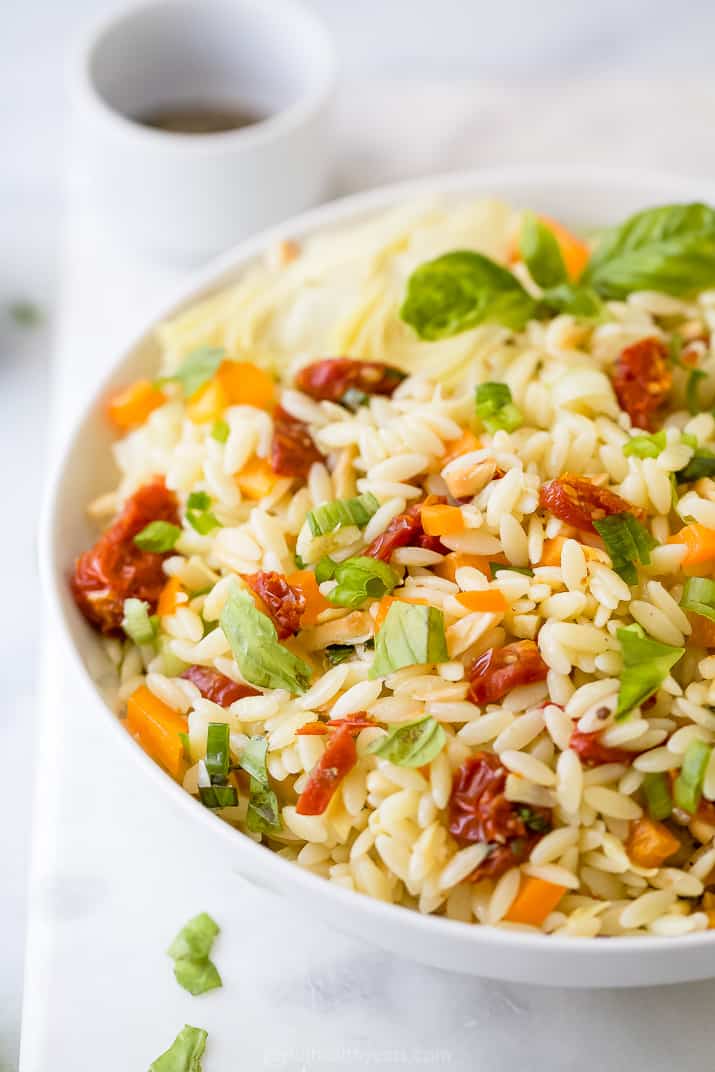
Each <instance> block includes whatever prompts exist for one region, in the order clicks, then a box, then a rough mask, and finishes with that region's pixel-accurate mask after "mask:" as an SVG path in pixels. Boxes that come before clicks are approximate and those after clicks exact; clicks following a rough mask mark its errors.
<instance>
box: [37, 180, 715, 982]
mask: <svg viewBox="0 0 715 1072" xmlns="http://www.w3.org/2000/svg"><path fill="white" fill-rule="evenodd" d="M431 194H443V195H445V196H447V197H460V196H461V197H463V196H477V197H478V196H484V195H497V196H501V197H503V198H505V199H507V200H512V201H514V202H516V203H518V204H520V205H522V206H524V207H527V206H528V207H530V208H534V209H536V210H537V211H541V212H546V213H549V214H551V215H554V216H557V217H558V218H559V219H562V220H564V221H565V222H567V223H569V222H570V223H572V224H577V225H578V224H581V225H584V224H585V225H587V226H591V225H596V226H600V225H604V224H606V223H610V222H617V221H619V220H621V219H622V218H623V217H625V216H627V215H628V214H629V213H631V212H634V211H636V210H638V209H641V208H645V207H647V206H650V205H654V204H657V203H663V202H668V201H684V200H709V201H710V202H713V203H715V189H714V188H713V187H712V186H708V184H707V183H706V182H700V181H697V180H690V179H678V178H673V177H668V176H660V175H657V174H656V175H654V174H651V173H639V172H613V171H607V170H604V171H596V170H593V169H588V170H585V169H574V168H567V167H563V168H552V169H542V168H528V167H527V168H520V169H517V168H509V169H506V170H503V171H493V172H482V173H472V174H459V175H452V176H448V177H443V178H435V179H431V180H429V181H422V182H419V183H411V184H404V185H399V186H393V187H388V188H386V189H384V190H378V191H375V192H372V193H368V194H364V195H359V196H357V197H351V198H347V199H345V200H343V201H339V202H336V203H333V204H330V205H326V206H325V207H323V208H319V209H317V210H314V211H313V212H310V213H308V214H305V215H303V216H301V217H299V218H297V219H293V220H291V221H290V222H288V223H286V224H285V225H283V226H282V227H281V228H279V229H274V230H273V231H270V232H266V233H264V234H262V235H259V236H258V237H256V238H253V239H251V240H250V241H249V242H246V243H243V244H242V245H240V246H239V247H237V248H236V249H234V250H233V251H232V252H230V253H228V254H226V255H225V256H223V257H221V258H220V259H219V260H217V261H215V262H214V263H213V264H211V265H210V266H209V267H208V268H206V269H205V270H203V271H202V272H200V273H199V274H197V275H195V276H194V277H193V278H191V279H190V280H189V281H188V282H186V283H185V284H184V285H183V286H182V288H181V290H180V292H179V293H178V295H177V297H176V300H175V301H173V302H172V303H171V304H170V305H169V306H168V307H164V308H162V309H160V310H158V311H157V316H156V317H155V321H158V320H159V319H163V318H165V317H167V316H168V315H170V314H173V313H175V312H176V311H178V310H179V309H181V308H183V307H185V306H186V305H188V304H190V303H192V302H194V301H195V300H196V299H197V298H200V297H202V296H204V295H206V294H207V293H209V292H211V291H213V290H215V289H216V288H217V287H221V286H224V285H225V284H226V283H227V282H229V281H231V280H232V279H234V278H236V277H237V276H238V275H239V274H240V273H241V272H242V271H243V269H244V268H245V266H246V265H247V264H249V263H250V262H251V261H252V260H253V259H254V258H255V257H256V256H257V255H258V254H260V253H261V252H262V251H263V250H264V249H265V248H266V245H267V243H269V242H273V241H274V240H276V239H277V238H279V237H282V236H284V235H290V236H291V237H295V238H303V237H307V236H309V235H311V234H314V233H315V232H317V231H319V230H323V229H325V228H332V227H334V226H336V225H339V226H345V225H347V224H350V223H351V222H352V221H354V220H357V219H359V218H361V217H365V216H366V215H369V214H372V213H374V212H375V211H378V210H380V209H383V208H387V207H390V206H392V205H395V204H398V203H401V202H404V201H405V200H407V199H409V198H415V197H420V196H424V195H431ZM157 353H158V352H157V349H156V346H155V343H154V342H153V340H152V338H151V337H150V334H149V332H146V333H144V334H143V335H142V336H140V337H139V338H137V339H135V340H134V341H133V342H132V343H131V344H130V345H128V346H125V347H124V348H122V349H121V350H119V351H118V354H117V357H116V360H115V361H114V362H113V363H112V366H111V369H112V371H111V373H110V374H109V376H107V377H106V378H105V379H104V380H103V381H102V382H101V383H100V384H99V386H98V388H97V390H96V393H95V395H94V399H93V400H92V402H91V403H90V404H89V405H88V407H87V408H86V409H85V411H84V413H83V414H82V416H81V417H80V419H79V420H78V421H77V423H76V426H75V428H74V431H73V434H72V436H71V438H70V440H69V443H68V445H67V446H66V449H65V450H64V453H63V456H62V457H61V459H60V461H59V463H58V465H57V467H56V469H55V472H54V474H53V477H52V479H51V481H50V486H49V493H48V497H47V501H46V504H45V511H44V520H43V530H42V542H41V560H42V572H43V576H44V582H45V587H46V591H47V595H48V599H49V602H50V604H51V608H52V612H53V614H54V615H56V616H57V618H58V620H59V622H60V624H61V626H62V628H63V632H64V634H65V637H66V639H67V641H68V647H69V649H70V652H71V656H72V660H73V662H74V663H75V664H76V665H77V666H78V667H79V668H80V669H81V672H82V675H83V677H84V679H85V682H86V683H87V684H89V683H91V685H92V687H91V694H90V692H89V690H88V696H90V695H91V697H92V699H90V701H89V702H88V704H87V717H88V718H93V719H97V718H100V719H102V720H103V722H104V723H105V725H106V727H107V731H108V733H109V734H111V738H112V742H111V744H110V747H117V748H125V749H129V750H130V751H131V752H132V753H133V755H134V757H135V759H136V762H137V764H138V765H139V766H141V767H142V769H143V770H144V772H145V773H146V776H147V777H149V778H152V779H153V780H154V783H155V785H156V787H157V792H163V793H165V794H167V795H168V796H169V797H170V798H171V799H172V800H173V801H174V802H175V804H176V806H177V807H178V808H182V809H184V812H185V817H186V818H185V823H186V834H187V836H191V837H194V838H196V839H200V841H201V842H202V843H203V844H204V845H206V844H207V843H208V844H210V847H211V848H212V849H213V850H214V852H215V855H216V856H217V857H218V856H219V855H221V856H222V858H223V859H225V860H226V877H227V880H228V881H230V873H231V870H233V869H235V870H238V871H240V872H241V873H242V874H243V875H245V876H246V877H247V878H249V879H251V880H253V881H255V882H257V883H258V884H260V885H264V886H266V887H268V888H270V889H273V890H276V891H278V892H280V893H282V894H284V895H287V896H290V897H291V898H292V900H293V901H294V902H296V903H297V904H298V905H301V906H303V907H304V908H305V909H306V910H308V911H310V913H311V914H313V915H315V914H316V913H317V914H318V915H319V916H320V918H321V920H324V921H326V922H328V923H330V924H332V925H334V926H335V927H336V929H338V930H340V931H343V932H345V933H349V934H353V935H358V936H360V937H363V938H368V939H369V940H371V941H373V942H375V943H376V944H378V945H380V946H383V947H384V948H386V949H390V950H393V951H394V952H396V953H399V954H400V955H402V956H405V957H411V958H413V959H415V960H419V961H422V962H423V963H426V964H431V965H436V966H438V967H441V968H446V969H450V970H452V971H461V972H467V973H469V974H472V975H479V976H489V977H492V978H498V979H508V980H512V981H517V982H532V983H543V984H551V985H555V984H558V985H560V986H620V987H624V986H641V985H653V984H659V983H675V982H683V981H686V980H693V979H704V978H710V977H712V976H715V932H714V933H709V932H704V933H699V934H693V935H688V936H685V937H681V938H651V937H644V938H609V939H603V940H600V939H590V938H565V937H559V936H546V935H540V934H527V933H520V932H515V931H506V930H499V929H491V928H489V927H483V926H474V925H470V924H465V923H458V922H454V921H452V920H447V919H441V918H438V917H435V916H423V915H420V914H419V913H417V912H414V911H410V910H408V909H405V908H400V907H396V906H393V905H386V904H383V903H381V902H379V901H375V900H372V899H371V898H369V897H366V896H363V895H361V894H357V893H352V892H350V891H348V890H344V889H342V888H340V887H339V886H337V885H333V884H332V883H330V882H327V881H326V880H324V879H322V878H319V877H317V876H315V875H312V874H310V873H309V872H308V871H306V870H304V869H302V868H300V867H298V866H296V865H295V864H293V863H290V862H288V861H286V860H283V859H282V858H281V857H280V856H278V855H276V854H275V853H273V852H271V851H270V850H268V849H266V848H263V847H262V846H260V845H257V844H255V843H254V842H252V841H250V840H249V839H248V838H246V837H244V836H242V835H241V834H240V833H239V832H238V831H236V830H234V829H233V828H232V827H230V826H229V825H227V824H226V823H224V822H223V821H222V820H220V819H218V818H217V817H216V816H215V815H213V814H212V813H211V812H210V811H208V809H206V808H204V807H203V806H202V805H201V804H200V803H198V802H197V801H196V800H194V799H193V797H191V796H190V795H189V794H188V793H186V792H184V790H183V789H182V788H181V787H180V786H179V785H177V784H176V783H175V782H174V781H172V779H171V778H170V777H169V776H168V775H166V774H164V773H163V772H162V771H161V770H160V768H159V767H158V766H156V765H155V764H154V763H153V761H152V760H151V759H149V757H148V756H146V755H145V754H144V753H143V752H142V750H141V748H140V747H139V746H138V745H137V744H136V743H135V742H134V740H133V739H132V738H131V737H130V736H129V734H128V733H127V732H126V731H125V730H124V729H123V727H122V726H121V724H120V722H119V720H118V719H117V717H116V716H115V715H114V714H113V713H112V711H111V709H110V708H109V707H108V706H107V705H106V704H105V703H104V702H103V700H102V699H101V696H100V693H99V691H98V689H97V687H96V685H95V684H94V682H93V679H92V672H93V669H94V670H95V671H96V667H97V666H98V665H99V656H100V645H99V643H98V638H97V634H96V633H95V632H94V631H93V630H92V629H91V628H90V627H89V626H88V625H87V623H86V622H85V620H84V619H83V618H82V616H81V615H80V613H79V611H78V610H77V608H76V607H75V605H74V603H73V601H72V598H71V596H70V593H69V589H68V586H67V577H68V573H69V570H70V568H71V565H72V563H73V561H74V558H75V557H76V555H77V554H78V553H79V552H80V551H81V550H83V549H84V548H85V547H87V546H88V545H89V544H90V543H91V542H92V541H93V540H94V538H95V536H96V533H95V532H94V531H93V529H92V527H91V526H90V525H89V523H88V521H87V520H86V516H85V507H86V505H87V503H88V501H89V500H90V499H91V498H93V497H94V496H95V495H97V494H99V493H100V492H102V491H103V490H106V489H107V487H111V486H112V482H113V472H112V470H113V463H112V460H111V455H110V451H109V445H110V442H111V439H112V436H111V433H110V430H109V428H108V427H107V424H106V422H105V419H104V417H103V414H102V407H101V404H100V403H101V400H102V398H103V397H104V396H105V395H106V393H107V391H108V390H109V389H110V388H112V387H113V386H115V385H119V384H122V383H125V382H126V381H127V380H129V379H132V378H133V377H135V376H137V375H139V374H140V373H146V371H147V370H149V369H152V367H153V366H154V365H155V363H156V359H157Z"/></svg>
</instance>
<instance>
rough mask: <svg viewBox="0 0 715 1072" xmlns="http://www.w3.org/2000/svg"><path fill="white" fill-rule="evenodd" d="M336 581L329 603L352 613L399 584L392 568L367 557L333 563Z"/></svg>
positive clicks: (398, 577)
mask: <svg viewBox="0 0 715 1072" xmlns="http://www.w3.org/2000/svg"><path fill="white" fill-rule="evenodd" d="M318 565H320V563H318ZM316 574H317V569H316ZM335 579H336V580H337V582H338V583H337V585H336V587H335V588H333V590H332V592H330V593H329V595H328V599H329V600H330V602H331V603H336V604H337V605H338V606H339V607H351V608H352V609H353V610H355V609H356V608H357V607H361V606H362V605H363V603H364V602H365V601H366V600H367V599H380V597H381V596H384V595H385V594H386V593H387V592H391V591H392V589H393V588H395V586H396V585H398V584H399V583H400V575H399V574H398V573H396V571H395V570H394V569H393V568H392V567H391V566H388V565H387V563H386V562H381V561H380V560H379V559H377V558H369V557H367V556H358V557H357V558H348V559H346V560H345V561H344V562H338V563H336V565H335Z"/></svg>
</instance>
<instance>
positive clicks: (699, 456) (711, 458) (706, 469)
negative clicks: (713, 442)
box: [674, 447, 715, 484]
mask: <svg viewBox="0 0 715 1072" xmlns="http://www.w3.org/2000/svg"><path fill="white" fill-rule="evenodd" d="M674 475H675V479H676V481H677V482H678V484H687V483H689V482H690V481H692V480H700V478H701V477H704V476H715V454H713V452H712V451H711V450H708V448H707V447H696V448H695V452H694V454H693V456H692V458H691V459H690V461H689V462H688V464H687V465H685V466H683V468H682V469H679V470H678V472H677V473H675V474H674Z"/></svg>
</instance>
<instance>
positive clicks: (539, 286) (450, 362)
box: [71, 201, 715, 936]
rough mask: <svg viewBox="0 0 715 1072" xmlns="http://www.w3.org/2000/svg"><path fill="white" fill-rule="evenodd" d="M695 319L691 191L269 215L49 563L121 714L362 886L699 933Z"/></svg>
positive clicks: (166, 365) (457, 903) (196, 788)
mask: <svg viewBox="0 0 715 1072" xmlns="http://www.w3.org/2000/svg"><path fill="white" fill-rule="evenodd" d="M708 288H710V289H708ZM713 331H715V210H714V209H711V208H708V207H707V206H705V205H701V204H688V205H669V206H661V207H658V208H653V209H649V210H647V211H644V212H642V213H640V214H638V215H636V216H633V217H631V218H630V219H628V220H626V221H625V222H624V223H622V224H620V225H619V226H615V227H613V228H612V229H610V230H607V231H604V232H600V233H596V234H593V235H591V236H589V237H588V239H586V238H584V237H581V236H579V235H577V234H575V233H572V232H571V231H569V230H567V229H566V228H565V227H564V226H563V225H562V224H561V223H560V222H557V221H556V220H553V219H551V218H546V217H542V216H537V215H535V214H533V213H531V212H525V211H521V210H516V209H514V208H511V207H509V206H506V205H504V204H501V203H498V202H495V201H478V202H469V203H461V204H454V203H453V204H449V205H446V206H445V205H442V204H428V205H425V204H421V205H413V206H408V207H406V208H400V209H398V210H393V211H392V212H389V213H387V214H384V215H381V216H380V217H379V218H373V219H371V220H369V221H367V222H362V223H360V224H359V225H357V226H353V227H352V228H350V229H349V230H346V231H343V232H341V233H332V234H325V235H318V236H315V237H313V238H312V239H310V240H308V241H306V242H305V243H302V244H301V243H297V242H294V241H285V242H284V243H282V244H281V245H280V247H278V248H276V249H272V250H270V251H269V253H268V254H267V255H266V257H265V259H264V260H262V261H261V262H260V263H257V264H255V265H254V266H253V267H251V268H250V269H248V270H247V271H246V272H245V273H244V274H243V275H242V277H241V278H240V280H239V281H238V282H237V283H235V284H233V285H232V286H230V287H228V288H226V289H224V290H222V291H221V292H219V293H216V294H214V295H212V296H210V297H208V298H206V299H204V300H201V301H199V302H198V303H196V304H194V305H193V306H192V307H190V308H188V309H187V310H185V311H183V312H181V313H179V314H178V315H176V316H175V317H174V318H173V319H172V320H170V321H169V322H167V323H164V324H162V325H160V326H159V328H158V329H157V331H156V341H157V344H158V348H159V350H160V353H161V364H160V369H159V371H158V372H157V374H156V375H155V377H154V379H148V378H147V379H143V380H139V381H137V382H133V383H129V384H127V385H126V387H125V388H123V389H122V390H121V391H119V392H118V393H117V394H115V395H113V396H112V397H111V398H110V399H109V400H108V403H107V415H108V419H109V420H110V421H111V422H112V423H113V425H114V426H115V427H116V429H117V432H118V433H119V438H118V439H117V442H116V443H115V445H114V455H115V459H116V462H117V465H118V468H119V472H120V478H119V483H118V486H117V487H116V488H115V489H114V490H110V491H108V492H107V494H105V495H103V496H102V497H101V498H100V499H98V500H96V501H95V502H93V503H92V504H91V505H90V508H89V509H90V514H91V516H92V517H93V518H95V519H96V520H97V522H98V523H99V524H100V525H101V527H102V533H101V535H99V538H98V541H97V543H96V544H95V545H94V547H92V548H91V549H89V550H87V551H86V552H85V553H84V554H82V555H81V556H80V557H79V559H78V560H77V562H76V565H75V568H74V572H73V576H72V580H71V585H72V591H73V593H74V596H75V599H76V601H77V604H78V606H79V608H80V609H81V611H82V612H83V614H84V615H85V617H86V618H87V619H88V620H89V622H90V623H91V624H92V625H93V626H94V627H95V628H96V629H97V630H99V631H100V632H101V633H102V634H103V643H104V644H105V646H106V650H107V653H108V656H109V658H110V660H111V662H112V664H113V666H114V668H115V670H116V675H117V680H118V691H117V695H118V705H119V715H120V717H121V718H122V720H123V722H124V724H125V726H126V729H127V730H128V732H129V733H131V734H132V735H133V736H134V737H135V738H136V740H137V741H138V742H139V744H140V745H141V746H142V748H143V749H144V750H145V751H146V752H147V753H148V754H149V755H150V756H151V757H152V758H153V759H154V760H155V761H156V762H157V763H159V764H161V766H162V767H163V768H164V769H165V770H166V771H167V772H168V774H169V775H170V776H171V777H173V778H174V779H176V780H177V781H179V782H180V783H181V784H183V786H184V788H185V789H186V790H187V791H188V792H189V793H191V794H193V795H194V796H195V797H196V798H197V799H198V800H199V801H200V802H201V804H202V805H203V806H204V807H206V808H208V809H211V810H212V811H213V812H215V813H216V815H218V816H220V817H221V818H222V819H224V820H226V821H227V822H229V823H231V824H232V825H234V826H235V827H237V828H238V829H239V830H240V831H242V832H243V834H244V835H245V836H247V837H250V838H252V839H254V840H255V841H260V842H263V843H264V844H265V845H266V846H268V847H269V848H270V849H271V850H273V851H275V852H278V853H279V854H280V855H281V856H283V857H285V858H286V859H288V860H291V861H294V862H295V863H296V864H297V865H298V866H300V867H303V868H307V869H308V870H310V871H312V872H314V873H315V874H318V875H321V876H323V877H325V878H326V879H329V880H330V881H332V882H335V883H338V884H340V885H341V886H343V887H346V888H348V889H350V890H356V891H359V892H361V893H365V894H369V895H371V896H373V897H376V898H379V899H381V900H383V901H386V902H391V903H394V904H399V905H404V906H407V907H409V908H413V909H415V910H417V911H419V912H422V913H438V914H441V915H444V916H446V917H448V918H450V919H455V920H460V921H464V922H468V923H475V924H488V925H498V926H501V927H512V928H530V929H536V930H539V931H543V932H545V933H556V934H564V935H573V936H619V935H641V934H655V935H664V936H667V935H683V934H687V933H690V932H695V931H701V930H705V929H707V928H708V927H712V926H715V419H714V417H713V413H712V407H713V403H714V400H715V351H714V350H713V344H712V338H713Z"/></svg>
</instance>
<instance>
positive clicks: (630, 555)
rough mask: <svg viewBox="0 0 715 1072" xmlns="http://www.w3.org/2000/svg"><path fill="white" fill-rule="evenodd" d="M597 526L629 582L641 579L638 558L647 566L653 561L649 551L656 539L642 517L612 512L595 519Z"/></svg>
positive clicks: (611, 554) (619, 569) (615, 567)
mask: <svg viewBox="0 0 715 1072" xmlns="http://www.w3.org/2000/svg"><path fill="white" fill-rule="evenodd" d="M593 526H594V528H595V529H596V531H597V532H598V534H599V536H601V537H602V538H603V542H604V543H605V545H606V550H607V551H608V553H609V555H610V556H611V562H612V564H613V568H614V570H615V571H616V573H617V574H618V576H619V577H622V578H623V580H624V581H625V582H626V583H627V584H637V583H638V572H637V570H636V567H635V563H636V562H642V563H643V565H644V566H647V565H648V564H649V563H650V552H651V551H652V550H653V548H654V547H655V546H656V541H655V540H654V539H653V537H652V536H651V534H650V533H649V532H648V530H647V529H646V528H644V526H643V525H641V523H640V521H637V520H636V518H635V517H633V515H632V514H628V513H625V514H612V515H611V516H610V517H604V518H602V519H601V520H600V521H594V523H593Z"/></svg>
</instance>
